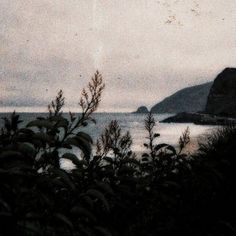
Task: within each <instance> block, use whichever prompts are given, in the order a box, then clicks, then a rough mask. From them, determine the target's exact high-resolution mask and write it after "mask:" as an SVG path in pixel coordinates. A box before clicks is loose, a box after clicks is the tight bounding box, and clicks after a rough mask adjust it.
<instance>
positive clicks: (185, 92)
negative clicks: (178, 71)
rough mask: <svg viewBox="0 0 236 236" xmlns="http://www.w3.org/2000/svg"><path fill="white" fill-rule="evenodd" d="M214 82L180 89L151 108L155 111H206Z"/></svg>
mask: <svg viewBox="0 0 236 236" xmlns="http://www.w3.org/2000/svg"><path fill="white" fill-rule="evenodd" d="M212 84H213V82H208V83H204V84H201V85H196V86H192V87H187V88H184V89H181V90H179V91H178V92H176V93H174V94H173V95H171V96H169V97H167V98H165V99H164V100H163V101H161V102H159V103H157V104H156V105H154V106H153V107H152V108H151V112H153V113H179V112H198V111H204V110H205V106H206V102H207V97H208V94H209V91H210V88H211V86H212Z"/></svg>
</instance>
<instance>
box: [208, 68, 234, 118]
mask: <svg viewBox="0 0 236 236" xmlns="http://www.w3.org/2000/svg"><path fill="white" fill-rule="evenodd" d="M205 112H206V113H209V114H214V115H221V116H222V115H223V116H229V117H236V68H226V69H224V70H223V71H222V72H221V73H220V74H219V75H218V76H217V77H216V79H215V80H214V83H213V85H212V87H211V89H210V92H209V95H208V99H207V104H206V109H205Z"/></svg>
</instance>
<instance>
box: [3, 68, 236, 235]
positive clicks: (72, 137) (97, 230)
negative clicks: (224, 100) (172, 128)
mask: <svg viewBox="0 0 236 236" xmlns="http://www.w3.org/2000/svg"><path fill="white" fill-rule="evenodd" d="M103 89H104V84H103V81H102V77H101V75H100V74H99V73H98V72H96V73H95V75H94V77H93V78H92V80H91V82H90V83H89V85H88V88H87V89H84V90H83V91H82V96H81V99H80V102H79V105H80V107H81V109H82V113H81V115H79V116H75V115H74V114H72V113H70V117H69V118H68V119H67V118H65V117H64V116H63V113H62V108H63V106H64V102H65V99H64V97H63V93H62V91H60V92H59V93H58V96H57V97H56V99H55V100H54V101H52V102H51V104H50V105H49V106H48V110H49V113H48V116H47V117H46V118H42V117H41V118H40V117H38V118H37V119H36V120H33V121H31V122H29V123H28V124H27V125H26V126H25V127H21V128H19V123H20V122H21V120H20V117H19V115H17V114H16V113H13V114H12V115H11V116H10V117H7V118H4V126H3V127H2V129H1V134H0V235H50V236H51V235H96V236H97V235H98V236H99V235H101V236H102V235H104V236H108V235H150V236H151V235H235V234H236V214H235V213H236V194H235V193H236V191H235V188H236V184H235V182H236V172H235V169H236V159H235V158H236V155H235V154H236V129H235V127H225V128H222V129H219V130H218V131H217V132H215V133H214V134H212V135H211V136H209V137H208V139H207V140H206V142H205V143H203V144H200V148H199V150H198V151H197V152H196V154H194V155H192V156H187V155H186V154H183V153H182V150H183V148H184V147H185V145H186V144H187V143H188V142H189V131H188V130H186V131H185V132H184V133H183V135H182V136H181V138H180V140H179V148H178V150H176V149H175V148H174V147H173V146H170V145H168V144H158V137H159V134H157V133H154V132H153V130H154V126H155V120H154V119H153V116H152V114H148V116H147V118H146V120H145V121H144V125H145V129H146V131H147V139H146V140H144V148H145V150H146V151H145V152H144V153H143V154H142V157H141V158H138V157H136V156H135V154H134V153H133V152H132V150H131V144H132V139H131V136H130V134H129V133H128V132H127V133H124V132H123V131H122V130H121V128H120V127H119V124H118V123H117V122H116V121H112V122H111V123H110V124H108V125H107V128H106V129H105V130H104V132H103V133H102V135H101V137H100V138H99V139H98V141H97V143H96V154H95V155H92V144H93V140H92V139H91V137H90V136H89V135H88V134H86V133H84V132H82V131H81V130H80V129H81V127H84V126H87V125H89V123H90V122H95V121H94V120H93V119H92V117H91V115H92V113H93V112H94V111H95V110H96V109H97V107H98V104H99V102H100V99H101V94H102V91H103ZM76 149H79V150H81V151H82V154H81V155H80V156H76V155H75V152H74V150H76ZM62 159H67V160H70V161H71V162H72V163H73V164H74V168H72V169H71V170H64V169H63V168H61V165H60V163H61V160H62Z"/></svg>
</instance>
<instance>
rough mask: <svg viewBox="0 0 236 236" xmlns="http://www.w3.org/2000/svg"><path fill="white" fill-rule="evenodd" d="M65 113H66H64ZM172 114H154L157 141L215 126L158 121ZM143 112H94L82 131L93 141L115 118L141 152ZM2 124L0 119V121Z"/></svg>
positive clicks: (29, 117) (23, 116)
mask: <svg viewBox="0 0 236 236" xmlns="http://www.w3.org/2000/svg"><path fill="white" fill-rule="evenodd" d="M9 115H10V113H0V117H7V116H9ZM19 115H20V119H22V120H23V121H24V122H23V123H22V124H21V125H24V124H26V123H27V122H29V121H31V120H33V119H36V118H37V117H39V116H41V117H43V116H46V115H47V114H46V113H19ZM65 115H68V114H66V113H65ZM171 115H173V114H154V118H155V120H156V127H155V132H156V133H159V134H160V137H159V138H157V140H156V142H157V143H163V142H164V143H168V144H171V145H173V146H177V145H178V140H179V137H180V136H181V134H182V133H183V132H184V130H185V129H186V128H187V127H189V130H190V139H194V140H195V141H196V140H198V139H200V138H201V136H202V135H204V134H207V133H210V132H211V131H212V130H214V129H215V128H216V127H215V126H209V125H204V126H203V125H195V124H192V123H159V121H161V120H163V119H164V118H167V117H169V116H171ZM145 117H146V115H145V114H135V113H95V114H93V118H94V119H95V120H96V124H94V123H90V124H89V125H88V126H87V127H85V128H83V131H86V132H87V133H88V134H90V136H91V137H92V138H93V140H94V143H96V139H97V138H98V137H99V135H100V134H101V133H102V131H103V130H104V128H105V127H106V126H107V125H108V124H109V122H110V121H112V120H117V121H118V123H119V125H120V127H121V128H122V131H123V132H126V131H129V132H130V134H131V136H132V139H133V144H132V150H133V151H134V152H142V151H143V150H145V149H144V146H143V143H144V142H145V140H146V137H147V132H146V131H145V128H144V119H145ZM0 125H1V126H2V120H1V121H0Z"/></svg>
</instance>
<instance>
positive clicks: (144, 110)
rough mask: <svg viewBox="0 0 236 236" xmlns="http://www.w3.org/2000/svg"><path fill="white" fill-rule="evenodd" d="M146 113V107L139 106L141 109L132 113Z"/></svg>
mask: <svg viewBox="0 0 236 236" xmlns="http://www.w3.org/2000/svg"><path fill="white" fill-rule="evenodd" d="M148 112H149V111H148V109H147V107H145V106H141V107H139V108H138V109H137V111H135V112H134V113H148Z"/></svg>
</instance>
